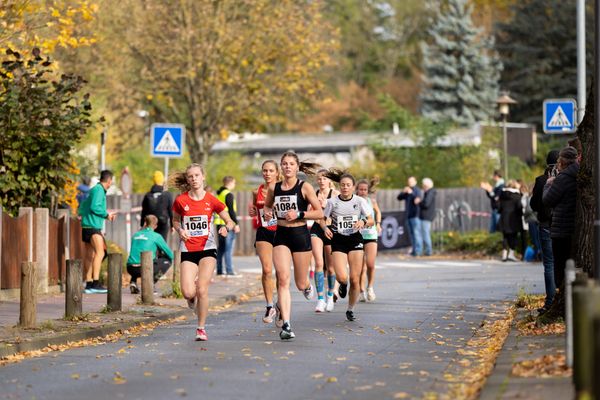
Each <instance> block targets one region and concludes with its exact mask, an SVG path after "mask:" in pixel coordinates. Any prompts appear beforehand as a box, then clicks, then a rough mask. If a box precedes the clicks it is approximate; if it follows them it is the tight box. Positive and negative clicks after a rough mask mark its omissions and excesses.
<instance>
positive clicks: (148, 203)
mask: <svg viewBox="0 0 600 400" xmlns="http://www.w3.org/2000/svg"><path fill="white" fill-rule="evenodd" d="M152 182H153V185H152V187H151V188H150V191H149V192H147V193H146V195H145V196H144V199H143V200H142V215H141V217H142V221H141V223H142V226H144V223H145V221H146V216H148V215H154V216H155V217H156V218H157V219H158V225H157V227H156V229H155V232H157V233H159V234H160V235H161V236H162V237H163V239H165V241H167V240H168V234H169V231H170V230H171V226H172V220H173V195H172V194H171V193H170V192H166V191H165V189H164V182H165V177H164V175H163V173H162V172H160V171H154V174H152Z"/></svg>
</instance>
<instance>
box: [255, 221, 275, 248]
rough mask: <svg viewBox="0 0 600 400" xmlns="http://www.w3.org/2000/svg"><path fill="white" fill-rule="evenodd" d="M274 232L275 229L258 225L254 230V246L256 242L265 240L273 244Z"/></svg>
mask: <svg viewBox="0 0 600 400" xmlns="http://www.w3.org/2000/svg"><path fill="white" fill-rule="evenodd" d="M275 232H276V231H270V230H268V229H267V228H265V227H262V226H259V227H258V229H257V230H256V240H255V241H254V247H256V242H267V243H271V244H273V243H274V242H275Z"/></svg>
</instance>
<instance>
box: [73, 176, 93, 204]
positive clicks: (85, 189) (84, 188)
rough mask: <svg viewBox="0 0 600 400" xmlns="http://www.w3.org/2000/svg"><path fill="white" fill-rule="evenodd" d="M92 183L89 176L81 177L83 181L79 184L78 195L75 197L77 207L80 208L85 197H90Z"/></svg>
mask: <svg viewBox="0 0 600 400" xmlns="http://www.w3.org/2000/svg"><path fill="white" fill-rule="evenodd" d="M90 183H91V180H90V178H89V177H87V176H84V177H82V178H81V183H80V184H79V185H77V195H76V196H75V198H76V199H77V207H78V208H79V207H80V206H81V203H83V202H84V201H85V199H87V198H88V196H89V193H90V189H91V188H90Z"/></svg>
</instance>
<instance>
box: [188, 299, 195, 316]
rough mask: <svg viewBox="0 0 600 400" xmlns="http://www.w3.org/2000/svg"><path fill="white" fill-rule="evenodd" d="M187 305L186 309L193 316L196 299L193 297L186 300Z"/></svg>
mask: <svg viewBox="0 0 600 400" xmlns="http://www.w3.org/2000/svg"><path fill="white" fill-rule="evenodd" d="M187 305H188V308H189V309H190V310H192V311H193V312H194V314H196V297H195V296H194V297H193V298H191V299H187Z"/></svg>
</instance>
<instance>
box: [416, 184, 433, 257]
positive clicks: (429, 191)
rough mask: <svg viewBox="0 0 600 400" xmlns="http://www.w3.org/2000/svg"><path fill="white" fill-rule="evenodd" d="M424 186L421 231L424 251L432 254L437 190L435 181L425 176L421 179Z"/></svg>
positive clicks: (420, 217) (420, 204) (420, 207)
mask: <svg viewBox="0 0 600 400" xmlns="http://www.w3.org/2000/svg"><path fill="white" fill-rule="evenodd" d="M421 187H422V188H423V200H422V201H421V202H420V203H419V209H420V210H419V211H420V213H419V219H420V220H421V221H420V223H421V233H422V236H423V245H424V247H425V248H424V252H423V254H424V255H426V256H430V255H431V253H432V249H431V223H432V222H433V220H434V219H435V196H436V194H437V192H436V190H435V189H434V188H433V181H432V180H431V179H429V178H423V180H422V181H421Z"/></svg>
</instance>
